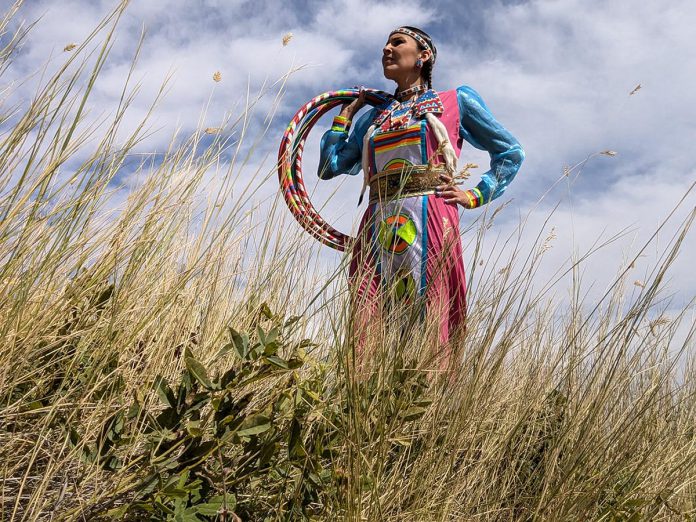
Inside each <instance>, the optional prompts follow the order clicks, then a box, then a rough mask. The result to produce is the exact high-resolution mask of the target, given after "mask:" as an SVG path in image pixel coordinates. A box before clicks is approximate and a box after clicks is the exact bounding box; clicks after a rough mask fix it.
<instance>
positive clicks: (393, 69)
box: [382, 33, 427, 82]
mask: <svg viewBox="0 0 696 522" xmlns="http://www.w3.org/2000/svg"><path fill="white" fill-rule="evenodd" d="M418 58H420V59H421V60H423V61H425V59H426V58H427V52H426V51H420V50H419V49H418V43H417V42H416V41H415V40H414V39H413V38H411V37H410V36H408V35H405V34H402V33H394V34H392V35H391V36H390V37H389V40H387V43H386V45H385V46H384V49H382V68H383V69H384V77H385V78H387V79H388V80H394V81H397V82H398V81H399V80H400V79H404V78H407V77H408V76H409V75H413V74H414V73H415V74H417V75H420V70H419V69H417V68H416V60H418Z"/></svg>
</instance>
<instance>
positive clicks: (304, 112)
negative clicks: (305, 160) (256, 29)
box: [278, 89, 392, 251]
mask: <svg viewBox="0 0 696 522" xmlns="http://www.w3.org/2000/svg"><path fill="white" fill-rule="evenodd" d="M358 96H360V91H359V90H358V89H345V90H339V91H330V92H326V93H324V94H320V95H319V96H316V97H315V98H313V99H312V100H311V101H309V102H308V103H306V104H305V105H304V106H303V107H302V108H301V109H300V110H299V111H297V113H296V114H295V116H294V117H293V118H292V120H291V121H290V124H289V125H288V127H287V129H286V130H285V133H284V134H283V139H282V141H281V143H280V149H279V150H278V178H279V181H280V187H281V190H282V192H283V197H284V198H285V202H286V203H287V205H288V208H290V211H291V212H292V215H293V216H295V219H297V221H298V222H299V223H300V225H302V227H303V228H304V229H305V230H306V231H307V232H309V233H310V234H311V235H312V236H314V237H315V238H316V239H318V240H319V241H321V242H322V243H324V244H325V245H327V246H330V247H331V248H335V249H336V250H340V251H344V250H345V249H346V247H347V246H348V244H349V243H350V242H351V241H352V238H351V237H350V236H347V235H346V234H343V233H342V232H339V231H338V230H336V229H334V228H333V227H332V226H331V225H329V224H328V223H327V222H326V221H324V219H323V218H322V217H321V216H320V215H319V212H317V210H316V209H315V208H314V206H313V205H312V202H311V201H310V200H309V197H308V196H307V190H306V189H305V185H304V181H303V179H302V151H303V149H304V144H305V140H306V139H307V136H308V135H309V132H310V131H311V130H312V128H313V127H314V125H315V124H316V123H317V121H318V120H319V118H321V117H322V116H323V115H324V113H326V112H327V111H330V110H331V109H333V108H335V107H337V106H339V105H341V104H343V103H347V102H351V101H352V100H354V99H356V98H357V97H358ZM391 98H392V97H391V95H389V94H387V93H385V92H383V91H378V90H375V89H365V102H366V103H367V104H369V105H372V106H378V105H383V104H384V103H386V102H388V101H390V100H391Z"/></svg>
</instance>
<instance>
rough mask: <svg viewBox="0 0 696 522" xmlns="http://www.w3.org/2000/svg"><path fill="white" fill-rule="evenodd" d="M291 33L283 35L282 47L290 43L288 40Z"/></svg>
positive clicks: (290, 38) (290, 37)
mask: <svg viewBox="0 0 696 522" xmlns="http://www.w3.org/2000/svg"><path fill="white" fill-rule="evenodd" d="M292 37H293V34H292V33H286V34H284V35H283V47H285V46H286V45H288V44H289V43H290V40H292Z"/></svg>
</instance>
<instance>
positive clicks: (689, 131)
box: [5, 0, 696, 304]
mask: <svg viewBox="0 0 696 522" xmlns="http://www.w3.org/2000/svg"><path fill="white" fill-rule="evenodd" d="M5 3H6V2H5ZM114 5H115V2H114V1H111V0H109V1H107V0H66V1H58V0H32V1H30V2H29V1H27V2H26V3H25V5H24V6H23V7H22V8H21V10H20V13H19V17H18V20H25V21H27V22H30V21H34V20H36V19H39V18H40V20H39V22H38V24H37V27H36V29H35V30H34V31H33V32H32V35H31V37H30V38H29V40H28V41H27V43H26V45H25V47H24V48H23V50H22V53H21V54H20V56H19V58H18V60H17V61H16V63H15V64H14V65H13V68H12V69H11V70H10V71H9V77H14V78H16V79H19V78H22V77H24V76H25V75H26V74H28V73H30V72H31V71H34V70H36V69H37V68H39V67H41V66H42V65H43V64H44V63H46V61H48V62H49V66H56V64H58V63H61V60H64V53H63V48H64V47H65V45H66V44H68V43H71V42H75V43H79V42H80V41H81V40H82V39H84V38H85V36H86V35H87V34H88V32H89V30H90V29H91V28H92V27H93V26H94V25H95V24H96V23H97V21H98V20H99V19H100V18H101V17H102V16H103V15H104V14H106V13H107V12H108V11H109V9H110V8H111V7H113V6H114ZM401 24H408V25H416V26H420V27H423V28H424V29H425V30H426V31H428V32H429V33H430V34H431V35H432V36H433V39H434V41H435V43H436V45H437V47H438V51H439V55H438V64H437V66H436V70H435V74H434V83H435V88H436V89H439V90H445V89H450V88H455V87H456V86H458V85H461V84H467V85H470V86H472V87H473V88H474V89H476V90H477V91H478V92H479V93H480V94H481V95H482V97H483V98H484V100H486V103H487V104H488V105H489V107H490V108H491V110H492V111H493V113H494V114H495V115H496V117H497V118H498V119H499V120H500V121H501V122H502V123H503V124H504V125H505V126H506V127H507V128H508V129H509V130H510V131H511V132H512V133H513V134H514V135H516V136H517V137H518V139H519V140H520V142H521V143H522V145H523V146H524V148H525V151H526V153H527V159H526V161H525V163H524V165H523V167H522V169H521V171H520V173H519V175H518V177H517V179H516V180H515V181H514V182H513V183H512V184H511V185H510V187H509V189H508V192H506V194H505V195H504V197H503V198H501V200H500V201H501V202H502V201H506V200H510V199H512V203H511V205H510V206H509V207H508V208H507V209H506V211H505V213H504V214H503V216H502V219H501V220H499V221H498V225H497V227H496V230H495V233H500V234H503V235H505V234H506V233H508V232H510V231H511V230H513V229H514V227H515V226H516V224H517V222H518V221H519V216H520V215H522V216H527V215H528V216H529V221H530V227H531V229H532V230H535V228H534V227H535V226H537V227H538V226H541V225H540V224H541V223H542V222H543V220H544V219H545V217H546V216H547V215H548V213H549V211H550V209H551V208H553V207H554V206H555V205H556V204H558V203H560V206H559V207H558V210H557V211H556V214H555V215H554V217H553V219H552V224H553V226H554V227H555V229H556V235H557V239H556V243H555V245H554V248H553V249H552V250H551V251H550V252H549V254H548V259H547V261H546V263H547V266H548V271H549V273H551V272H552V271H553V269H554V268H555V267H557V266H560V265H561V264H562V263H563V262H564V260H565V259H566V258H568V256H570V255H571V254H572V253H573V252H584V251H586V250H587V249H588V248H589V247H590V246H591V245H592V244H593V243H594V242H595V241H596V239H597V237H599V236H602V235H604V236H605V237H609V236H611V235H613V234H616V233H617V232H618V231H620V230H624V229H627V228H628V229H630V230H631V232H630V233H629V234H628V235H627V236H626V237H625V238H624V239H623V240H621V241H619V242H617V243H615V244H613V245H612V246H610V247H609V248H607V249H606V250H605V251H603V253H602V254H601V255H598V256H596V258H593V259H591V260H590V261H589V262H588V265H587V269H586V278H588V279H590V280H591V281H595V280H596V287H597V288H599V289H600V290H601V289H603V288H604V287H605V286H606V285H607V284H608V283H609V282H610V281H611V280H612V278H613V276H614V274H616V273H617V272H618V270H619V269H620V267H621V266H622V263H623V262H624V260H625V259H624V258H625V257H627V256H630V255H631V253H632V252H635V250H636V249H637V247H638V245H640V244H641V242H642V241H644V240H646V239H647V238H648V237H649V236H650V235H651V234H652V233H653V232H654V230H655V228H656V226H657V225H658V223H659V222H660V220H661V219H662V218H664V217H665V216H666V215H667V213H668V212H669V211H670V210H671V209H672V207H673V206H674V205H675V204H676V202H677V201H678V200H679V199H680V198H681V197H682V195H683V194H684V192H685V191H686V189H687V188H688V187H689V185H690V184H691V183H693V182H694V181H696V166H695V162H694V152H693V151H694V145H693V144H692V141H693V139H694V136H695V135H696V132H694V131H695V125H694V121H696V89H694V87H693V86H694V85H695V84H696V45H694V43H693V27H694V26H696V4H694V2H693V0H671V1H669V2H664V1H662V0H645V1H642V2H636V1H631V0H608V1H607V0H557V1H550V0H531V1H493V2H479V1H472V2H462V1H444V2H432V1H430V2H426V1H418V0H414V1H384V2H380V1H367V0H349V1H344V2H325V1H324V2H319V1H296V2H288V1H280V0H271V1H265V2H264V1H259V2H246V1H244V2H243V1H238V0H231V1H224V0H197V1H190V0H189V1H185V0H147V1H144V0H138V1H133V2H131V5H130V6H129V8H128V10H127V11H126V15H125V17H124V19H123V20H122V22H121V24H120V26H119V29H118V34H117V40H116V44H115V46H114V50H113V53H112V55H111V58H110V61H109V63H108V66H107V68H106V70H105V72H104V74H103V76H102V78H101V79H100V83H99V84H98V86H97V90H96V92H95V96H94V97H93V99H92V102H91V103H92V105H93V106H92V108H93V111H94V113H95V114H100V111H103V112H107V113H108V111H109V109H110V108H111V107H114V106H115V103H116V101H117V100H118V96H119V95H120V89H121V86H122V81H123V75H124V73H125V71H127V68H128V65H129V63H130V59H131V57H132V53H133V51H134V49H135V44H136V42H137V39H138V35H139V34H140V31H141V30H142V28H143V27H144V28H145V29H146V32H147V36H146V40H145V44H144V47H143V52H142V56H141V59H140V61H139V64H138V67H137V70H136V77H137V78H138V79H139V80H140V81H141V83H142V92H141V96H140V97H139V99H138V101H137V103H136V104H135V105H134V107H133V110H132V111H131V113H130V116H129V118H130V120H129V121H130V122H131V123H132V124H134V123H135V122H136V121H137V120H138V119H139V117H140V116H141V115H142V114H144V111H145V110H146V109H147V106H148V103H149V102H150V100H151V99H152V97H153V96H154V93H155V92H156V91H157V89H158V88H159V86H160V85H161V83H162V81H163V80H164V78H165V77H166V76H167V75H168V74H172V78H171V81H170V84H169V85H170V87H169V90H168V93H167V96H166V98H165V99H164V101H163V102H162V103H161V105H160V107H159V108H158V111H157V113H156V117H155V119H154V121H153V125H154V126H155V127H157V128H160V129H161V130H160V131H159V132H158V133H156V134H155V135H154V136H153V137H152V138H150V139H149V140H148V141H147V142H145V143H143V144H142V145H140V149H141V150H143V151H145V152H148V151H149V152H151V151H157V150H163V149H164V147H165V146H166V144H167V143H168V142H169V139H170V137H171V135H172V133H173V132H174V130H175V129H177V128H178V129H180V130H181V131H182V133H184V134H185V133H186V132H189V131H191V130H193V129H194V128H196V127H197V126H198V125H202V126H203V127H208V126H210V127H215V126H218V125H219V124H220V122H221V121H222V120H223V119H224V118H225V117H226V115H234V114H236V113H238V112H239V110H240V107H243V104H244V99H245V96H246V93H247V89H249V90H250V92H251V93H252V94H253V93H256V92H258V90H259V88H260V87H261V85H262V84H263V83H264V82H270V83H272V82H274V81H275V80H276V79H278V78H279V77H280V76H282V75H283V74H284V73H286V72H287V71H288V70H289V69H290V68H291V67H293V66H295V67H298V66H302V67H303V68H302V69H301V70H299V71H297V72H295V73H294V74H293V75H292V76H291V77H290V79H289V81H288V83H287V85H286V87H287V93H286V95H285V96H284V98H283V99H282V102H281V105H280V107H279V108H278V111H277V112H276V114H275V117H274V120H273V124H272V125H271V128H270V130H269V132H268V134H267V135H266V136H265V137H264V138H263V140H262V142H261V145H260V147H259V149H257V150H256V151H255V153H254V157H253V158H252V161H251V164H250V165H249V173H250V174H249V175H252V174H251V173H254V172H256V169H257V168H259V166H260V167H261V169H262V170H263V169H264V168H265V170H266V171H269V172H270V170H271V169H272V166H273V165H272V162H273V160H274V156H275V153H276V150H277V146H278V143H279V140H280V137H281V135H282V131H283V128H284V126H285V125H286V123H287V121H288V119H289V118H290V117H291V116H292V114H293V113H294V112H295V111H296V110H297V108H299V106H300V105H301V104H302V103H304V102H306V101H307V100H309V99H310V98H312V97H313V96H315V95H316V94H319V93H321V92H324V91H327V90H333V89H337V88H342V87H350V86H354V85H358V84H364V85H367V86H370V87H375V88H381V89H389V90H391V89H392V85H390V84H389V82H387V81H386V80H385V79H384V78H383V77H382V75H381V65H380V61H379V58H380V55H381V48H382V45H383V43H384V41H385V39H386V37H387V35H388V33H389V31H390V30H391V29H392V28H394V27H396V26H398V25H401ZM288 32H292V33H293V38H292V40H291V41H290V43H289V44H288V45H287V46H286V47H284V46H282V44H281V39H282V37H283V35H284V34H286V33H288ZM215 71H220V72H221V74H222V81H221V82H220V83H217V84H216V83H214V82H212V79H211V78H212V75H213V73H214V72H215ZM638 84H640V85H641V86H642V87H641V89H640V90H639V91H637V92H636V93H635V94H634V95H632V96H629V93H630V92H631V91H632V90H633V89H634V88H635V87H636V86H637V85H638ZM29 85H30V84H28V86H29ZM28 86H27V90H25V91H22V90H21V89H20V90H19V91H18V92H17V93H16V95H17V96H19V97H22V96H25V97H26V98H27V99H28V98H29V97H30V96H31V91H30V90H29V88H28ZM270 92H271V94H273V93H274V90H273V89H271V90H270ZM272 102H273V96H272V95H268V96H265V97H263V98H262V99H261V100H260V102H259V104H258V107H257V109H256V110H255V112H254V120H253V121H252V125H251V126H250V132H251V134H252V136H254V135H258V134H259V133H260V132H261V121H262V120H263V118H264V117H265V116H266V114H267V113H268V111H270V110H271V109H272ZM206 105H208V108H207V111H206V112H205V116H204V117H201V114H202V112H203V107H204V106H206ZM323 123H324V124H325V125H328V124H329V122H328V121H327V122H323ZM319 135H320V130H319V129H317V130H315V132H314V135H313V136H312V139H311V140H310V142H309V143H308V146H307V149H306V152H305V163H306V166H305V170H306V173H307V174H306V178H307V179H308V180H309V179H310V178H312V177H313V176H312V175H311V173H312V170H313V167H314V166H315V165H316V159H315V158H316V156H317V147H318V140H319ZM607 149H610V150H614V151H616V152H617V155H616V156H615V157H607V156H597V157H594V158H592V159H591V160H590V161H589V162H588V163H587V164H586V165H585V167H584V169H583V170H582V173H581V174H580V175H579V176H577V177H573V179H572V180H571V179H567V180H565V181H563V182H562V183H560V184H559V185H558V188H557V189H555V190H554V191H552V193H551V194H550V195H549V196H547V198H546V199H545V200H544V201H543V202H541V203H540V204H537V201H538V199H539V197H540V195H541V194H543V193H544V192H545V191H546V190H547V189H548V188H549V187H550V186H551V185H552V184H553V183H554V182H555V181H556V180H557V179H559V177H561V176H562V173H563V168H564V166H568V165H574V164H576V163H578V162H580V161H582V160H583V159H585V158H586V157H587V156H588V155H590V154H593V153H595V152H599V151H602V150H607ZM267 157H270V159H268V160H264V158H267ZM461 160H462V161H465V162H466V161H474V162H476V163H478V164H479V165H481V166H482V167H483V166H485V165H486V164H487V158H486V155H485V153H481V152H479V151H474V150H472V149H466V148H465V150H464V151H463V153H462V157H461ZM264 161H265V163H264ZM483 170H484V169H481V172H483ZM473 182H475V180H473ZM473 182H472V184H473ZM312 185H314V182H313V183H312ZM338 187H340V188H338ZM359 187H360V180H357V179H350V180H343V181H331V182H323V183H321V184H318V185H317V187H316V190H317V193H316V198H317V206H318V205H320V204H321V203H322V198H326V197H328V194H329V193H330V192H333V191H334V190H336V189H337V188H338V195H337V196H335V201H334V204H332V205H331V206H330V208H329V209H327V211H326V212H327V213H326V217H327V218H328V220H329V221H331V222H334V223H336V224H337V225H338V226H340V227H342V228H343V229H344V230H347V229H349V228H350V227H351V225H352V224H353V223H354V222H355V220H356V219H357V218H358V217H359V215H360V210H359V209H356V208H355V202H356V200H357V193H358V191H359ZM263 188H264V191H265V193H266V194H272V193H273V191H274V190H276V185H275V179H274V178H273V177H272V176H271V177H270V179H269V180H268V181H267V182H266V185H265V186H264V187H263ZM695 203H696V198H695V197H694V195H693V194H692V195H691V196H689V198H688V200H687V201H686V203H685V205H684V208H683V209H682V210H681V211H680V212H679V213H678V215H679V216H681V217H683V216H685V215H686V214H687V213H688V212H689V211H690V210H691V209H693V207H694V204H695ZM474 218H475V215H472V214H468V213H462V221H463V222H464V223H470V222H471V220H472V219H474ZM670 230H674V227H672V228H670ZM465 239H466V238H465ZM667 239H668V238H667V237H666V235H664V234H663V235H661V236H660V238H659V244H658V245H657V246H655V247H653V248H651V249H650V254H649V255H648V256H646V257H645V258H641V260H640V261H639V263H638V264H637V266H636V268H635V279H637V280H638V279H643V278H644V277H645V276H646V271H647V270H648V269H649V268H650V267H651V266H652V264H654V262H655V259H656V256H657V254H658V253H659V251H660V247H661V246H662V245H664V244H665V242H666V240H667ZM694 243H695V242H694V240H693V238H692V237H689V238H688V239H687V243H686V245H685V248H684V251H683V254H682V257H681V259H680V261H679V262H678V263H677V265H676V266H675V267H674V270H673V272H672V276H673V281H672V284H671V288H672V289H673V291H674V292H675V295H676V297H675V301H676V302H677V303H679V304H683V303H686V302H688V301H689V300H690V299H692V298H693V296H694V295H695V294H696V277H694V275H693V271H692V269H691V267H690V264H689V262H688V261H689V259H693V258H695V257H696V246H695V244H694ZM326 256H327V262H328V263H335V262H336V261H337V259H338V258H337V257H336V256H334V255H333V254H332V253H331V252H327V253H326ZM600 293H601V292H600Z"/></svg>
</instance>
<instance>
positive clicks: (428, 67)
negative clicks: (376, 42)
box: [402, 25, 437, 89]
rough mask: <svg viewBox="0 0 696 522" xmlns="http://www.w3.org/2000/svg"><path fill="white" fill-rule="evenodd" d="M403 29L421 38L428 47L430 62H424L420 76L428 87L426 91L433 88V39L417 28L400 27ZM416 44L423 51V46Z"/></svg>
mask: <svg viewBox="0 0 696 522" xmlns="http://www.w3.org/2000/svg"><path fill="white" fill-rule="evenodd" d="M402 27H403V28H404V29H408V30H410V31H413V32H414V33H416V34H418V35H419V36H420V37H422V38H423V39H424V40H425V41H426V42H427V43H428V45H429V46H430V50H431V51H432V56H431V57H430V60H428V61H427V62H425V63H424V64H423V68H422V69H421V76H422V77H423V79H424V80H425V82H426V84H427V85H428V89H432V88H433V64H434V63H435V57H436V56H437V48H436V47H435V44H434V43H433V39H432V38H431V37H430V35H429V34H428V33H426V32H425V31H423V30H422V29H418V28H417V27H412V26H409V25H403V26H402ZM416 44H417V45H418V50H420V51H424V50H425V47H423V45H422V44H421V43H420V42H418V41H416Z"/></svg>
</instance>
